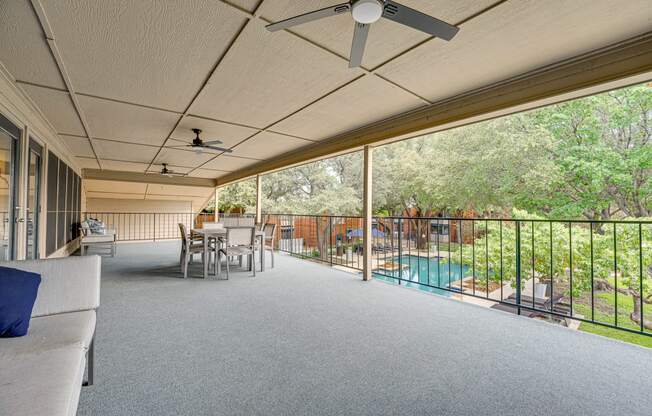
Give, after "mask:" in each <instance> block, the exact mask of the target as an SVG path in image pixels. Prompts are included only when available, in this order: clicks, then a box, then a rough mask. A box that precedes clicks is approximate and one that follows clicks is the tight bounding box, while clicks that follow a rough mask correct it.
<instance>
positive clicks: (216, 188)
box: [213, 187, 220, 222]
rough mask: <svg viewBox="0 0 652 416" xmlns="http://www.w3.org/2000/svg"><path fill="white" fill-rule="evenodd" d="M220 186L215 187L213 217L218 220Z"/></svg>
mask: <svg viewBox="0 0 652 416" xmlns="http://www.w3.org/2000/svg"><path fill="white" fill-rule="evenodd" d="M219 206H220V188H218V187H215V215H214V216H215V219H214V220H213V221H215V222H219V220H220V210H219Z"/></svg>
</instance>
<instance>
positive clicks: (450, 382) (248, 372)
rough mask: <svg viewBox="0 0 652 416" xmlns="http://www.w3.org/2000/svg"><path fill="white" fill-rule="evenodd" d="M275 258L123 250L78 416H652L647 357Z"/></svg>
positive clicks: (105, 285)
mask: <svg viewBox="0 0 652 416" xmlns="http://www.w3.org/2000/svg"><path fill="white" fill-rule="evenodd" d="M276 260H277V263H276V268H274V269H268V270H266V271H265V272H264V273H260V274H259V275H257V277H256V278H252V277H251V276H250V274H249V273H246V272H240V273H234V274H233V275H232V276H231V279H230V280H229V281H215V280H203V279H201V278H189V279H185V280H184V279H182V278H180V276H181V275H180V273H179V268H178V266H177V263H176V262H177V261H178V243H176V242H165V243H142V244H141V243H138V244H124V245H120V246H119V247H118V256H117V257H116V258H113V259H110V258H106V259H103V275H102V305H101V307H100V310H99V313H98V324H97V325H98V326H97V335H96V378H95V383H96V384H95V386H93V387H90V388H84V389H83V390H82V394H81V399H80V404H79V412H78V414H79V415H217V414H222V415H313V414H314V415H362V414H367V415H384V414H387V415H390V414H404V415H534V414H547V415H559V414H564V415H593V416H595V415H615V414H623V415H628V416H631V415H650V414H651V412H652V394H650V392H652V377H650V374H652V350H647V349H644V348H641V347H638V346H633V345H627V344H623V343H619V342H617V341H612V340H609V339H606V338H601V337H598V336H594V335H591V334H586V333H580V332H577V331H571V330H569V329H566V328H562V327H558V326H554V325H551V324H548V323H545V322H539V321H535V320H532V319H527V318H522V317H517V316H514V315H511V314H507V313H503V312H500V311H494V310H489V309H486V308H482V307H478V306H475V305H471V304H466V303H461V302H458V301H454V300H450V299H446V298H442V297H438V296H434V295H429V294H425V293H422V292H420V291H417V290H412V289H405V288H399V287H393V286H391V285H389V284H385V283H382V282H375V281H372V282H362V281H361V280H360V279H358V278H357V277H356V276H353V275H351V274H348V273H345V272H342V271H338V270H334V269H331V268H329V267H327V266H322V265H319V264H315V263H310V262H307V261H301V260H298V259H295V258H292V257H289V256H284V255H278V256H277V257H276ZM268 265H269V262H268ZM193 273H194V275H195V276H199V275H200V272H199V267H198V266H196V267H195V269H194V270H193Z"/></svg>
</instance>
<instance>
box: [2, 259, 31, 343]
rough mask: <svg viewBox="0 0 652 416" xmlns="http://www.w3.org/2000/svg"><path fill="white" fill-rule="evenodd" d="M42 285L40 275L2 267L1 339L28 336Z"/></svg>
mask: <svg viewBox="0 0 652 416" xmlns="http://www.w3.org/2000/svg"><path fill="white" fill-rule="evenodd" d="M40 284H41V276H40V275H39V274H38V273H32V272H28V271H24V270H19V269H13V268H10V267H0V337H22V336H23V335H25V334H27V329H28V328H29V319H30V317H31V316H32V308H34V301H36V295H37V294H38V287H39V285H40Z"/></svg>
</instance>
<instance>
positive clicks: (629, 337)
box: [573, 292, 652, 348]
mask: <svg viewBox="0 0 652 416" xmlns="http://www.w3.org/2000/svg"><path fill="white" fill-rule="evenodd" d="M614 305H615V301H614V296H613V293H606V292H602V293H600V292H596V294H595V320H596V321H599V322H604V323H608V324H614ZM632 307H633V303H632V298H631V297H629V296H624V295H619V296H618V326H619V327H623V328H629V329H634V330H640V327H639V326H638V325H637V324H636V323H635V322H633V321H632V320H631V319H630V318H629V314H630V313H631V311H632ZM573 308H574V313H576V314H582V315H584V316H585V317H586V318H588V319H590V318H591V307H590V305H585V304H581V303H576V304H575V305H573ZM607 311H611V312H610V313H609V312H607ZM644 312H647V311H644ZM579 329H580V331H585V332H590V333H592V334H598V335H602V336H605V337H609V338H614V339H618V340H621V341H625V342H629V343H632V344H638V345H642V346H644V347H647V348H652V336H645V335H638V334H632V333H629V332H625V331H621V330H619V329H613V328H607V327H604V326H601V325H596V324H590V323H586V322H582V324H581V325H580V328H579Z"/></svg>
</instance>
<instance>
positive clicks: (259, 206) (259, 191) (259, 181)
mask: <svg viewBox="0 0 652 416" xmlns="http://www.w3.org/2000/svg"><path fill="white" fill-rule="evenodd" d="M262 221H263V177H262V176H261V175H256V224H260V223H261V222H262Z"/></svg>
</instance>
